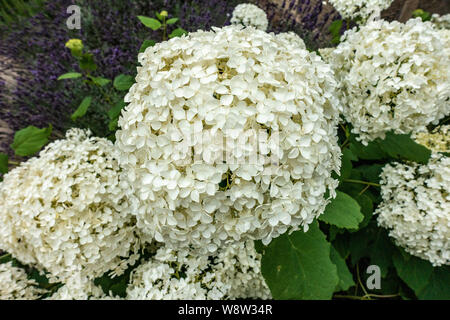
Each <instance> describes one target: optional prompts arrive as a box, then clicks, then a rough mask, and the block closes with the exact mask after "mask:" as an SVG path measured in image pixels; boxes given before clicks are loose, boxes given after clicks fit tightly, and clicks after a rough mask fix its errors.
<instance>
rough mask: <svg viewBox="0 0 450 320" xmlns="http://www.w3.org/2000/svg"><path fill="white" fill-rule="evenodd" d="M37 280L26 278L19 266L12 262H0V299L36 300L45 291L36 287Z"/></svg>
mask: <svg viewBox="0 0 450 320" xmlns="http://www.w3.org/2000/svg"><path fill="white" fill-rule="evenodd" d="M37 285H38V284H37V282H36V281H35V280H33V279H28V277H27V274H26V273H25V271H24V270H23V269H21V268H18V267H14V266H13V264H12V262H11V261H10V262H7V263H2V264H0V300H36V299H38V298H40V296H42V295H43V294H44V293H45V290H43V289H39V288H38V287H37Z"/></svg>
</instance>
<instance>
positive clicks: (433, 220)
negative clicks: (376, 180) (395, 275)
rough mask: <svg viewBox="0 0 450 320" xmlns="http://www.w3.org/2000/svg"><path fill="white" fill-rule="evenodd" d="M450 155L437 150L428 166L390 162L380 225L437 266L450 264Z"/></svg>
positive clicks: (379, 211)
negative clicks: (446, 155)
mask: <svg viewBox="0 0 450 320" xmlns="http://www.w3.org/2000/svg"><path fill="white" fill-rule="evenodd" d="M449 190H450V157H445V156H443V155H440V154H438V153H433V154H432V158H431V159H430V161H429V163H428V164H427V165H419V164H415V163H410V164H399V163H396V164H393V165H386V166H385V167H384V168H383V172H382V174H381V195H382V197H383V201H382V202H381V204H380V206H379V207H378V208H377V210H376V211H375V213H374V214H377V215H378V217H377V221H378V224H379V225H380V226H382V227H385V228H387V229H388V230H389V236H391V237H392V238H394V240H395V242H396V243H397V245H399V246H401V247H403V248H404V249H405V250H406V251H407V252H408V253H410V254H412V255H415V256H418V257H420V258H423V259H425V260H428V261H430V262H431V263H432V264H433V265H434V266H439V265H449V264H450V195H449Z"/></svg>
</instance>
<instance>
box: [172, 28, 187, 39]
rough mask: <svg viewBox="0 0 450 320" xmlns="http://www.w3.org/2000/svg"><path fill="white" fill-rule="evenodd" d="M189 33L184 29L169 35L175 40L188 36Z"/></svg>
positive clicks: (178, 29) (176, 30)
mask: <svg viewBox="0 0 450 320" xmlns="http://www.w3.org/2000/svg"><path fill="white" fill-rule="evenodd" d="M187 33H188V32H187V31H186V30H184V29H182V28H177V29H175V30H173V31H172V33H171V34H169V38H175V37H181V36H182V35H184V34H187Z"/></svg>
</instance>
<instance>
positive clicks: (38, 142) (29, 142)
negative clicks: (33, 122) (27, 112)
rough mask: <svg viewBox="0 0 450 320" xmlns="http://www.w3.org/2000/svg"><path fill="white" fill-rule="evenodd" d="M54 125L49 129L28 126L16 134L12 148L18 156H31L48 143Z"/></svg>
mask: <svg viewBox="0 0 450 320" xmlns="http://www.w3.org/2000/svg"><path fill="white" fill-rule="evenodd" d="M52 129H53V127H52V125H50V126H49V127H47V128H42V129H39V128H36V127H35V126H28V127H26V128H25V129H22V130H19V131H17V132H16V133H15V134H14V141H13V143H12V144H11V148H12V149H13V150H14V152H15V154H16V155H18V156H23V157H27V156H31V155H33V154H35V153H36V152H38V151H39V150H41V149H42V147H43V146H44V145H46V144H47V142H48V137H50V134H51V133H52Z"/></svg>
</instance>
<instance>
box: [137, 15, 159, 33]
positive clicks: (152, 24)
mask: <svg viewBox="0 0 450 320" xmlns="http://www.w3.org/2000/svg"><path fill="white" fill-rule="evenodd" d="M138 19H139V21H141V22H142V23H143V24H144V26H146V27H147V28H150V29H152V30H153V31H156V30H158V29H159V28H161V22H159V21H158V20H156V19H153V18H149V17H145V16H138Z"/></svg>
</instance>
